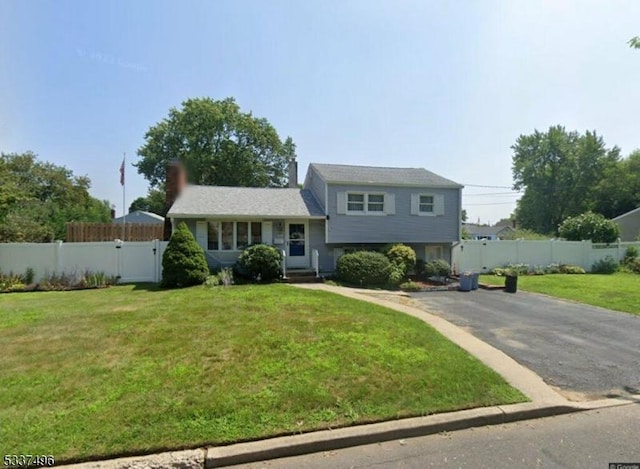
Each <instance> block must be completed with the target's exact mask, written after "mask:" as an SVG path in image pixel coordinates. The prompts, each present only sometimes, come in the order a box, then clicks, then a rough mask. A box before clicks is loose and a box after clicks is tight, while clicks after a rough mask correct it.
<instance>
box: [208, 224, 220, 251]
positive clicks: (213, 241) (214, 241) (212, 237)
mask: <svg viewBox="0 0 640 469" xmlns="http://www.w3.org/2000/svg"><path fill="white" fill-rule="evenodd" d="M207 225H208V230H207V238H208V240H207V249H208V250H209V251H217V250H218V249H220V244H219V242H218V233H219V225H218V222H217V221H215V222H211V221H210V222H209V223H207Z"/></svg>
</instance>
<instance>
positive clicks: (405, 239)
mask: <svg viewBox="0 0 640 469" xmlns="http://www.w3.org/2000/svg"><path fill="white" fill-rule="evenodd" d="M349 191H356V192H357V191H361V192H378V193H379V192H385V193H393V194H394V195H395V214H394V215H385V216H376V215H339V214H338V213H337V193H338V192H349ZM460 192H461V190H460V189H454V188H451V189H435V188H428V187H425V188H419V187H384V186H356V185H353V186H352V185H335V184H329V186H328V195H329V199H328V210H327V213H328V215H329V221H328V222H327V223H328V233H327V234H328V239H327V242H328V243H332V244H334V243H337V244H342V243H398V242H402V243H452V242H455V241H458V239H459V233H460ZM412 194H433V195H442V196H443V197H444V215H440V216H419V215H412V214H411V195H412Z"/></svg>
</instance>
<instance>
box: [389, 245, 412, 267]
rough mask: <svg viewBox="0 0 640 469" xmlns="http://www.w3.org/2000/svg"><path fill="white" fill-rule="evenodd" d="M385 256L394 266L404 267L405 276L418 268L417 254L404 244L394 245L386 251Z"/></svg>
mask: <svg viewBox="0 0 640 469" xmlns="http://www.w3.org/2000/svg"><path fill="white" fill-rule="evenodd" d="M385 255H386V256H387V257H388V258H389V260H390V261H391V263H392V264H394V265H397V266H402V267H403V268H404V273H405V275H406V274H407V273H409V272H411V271H412V270H413V269H414V268H415V266H416V252H415V251H414V250H413V249H412V248H411V247H409V246H405V245H404V244H402V243H400V244H394V245H392V246H390V247H389V248H388V249H386V250H385Z"/></svg>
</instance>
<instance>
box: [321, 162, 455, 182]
mask: <svg viewBox="0 0 640 469" xmlns="http://www.w3.org/2000/svg"><path fill="white" fill-rule="evenodd" d="M311 166H312V167H313V168H315V170H316V171H317V172H318V174H320V176H321V177H322V178H323V179H324V180H325V181H326V182H327V183H331V182H333V183H338V182H343V183H356V184H358V183H359V184H382V185H385V186H424V187H453V188H459V187H462V185H461V184H458V183H457V182H453V181H451V180H449V179H446V178H443V177H442V176H438V175H437V174H435V173H432V172H431V171H427V170H426V169H424V168H383V167H378V166H349V165H341V164H319V163H311Z"/></svg>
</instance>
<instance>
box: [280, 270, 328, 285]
mask: <svg viewBox="0 0 640 469" xmlns="http://www.w3.org/2000/svg"><path fill="white" fill-rule="evenodd" d="M282 281H283V282H285V283H315V282H319V281H320V278H318V277H316V271H315V270H312V269H287V276H286V277H285V278H284V279H282Z"/></svg>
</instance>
